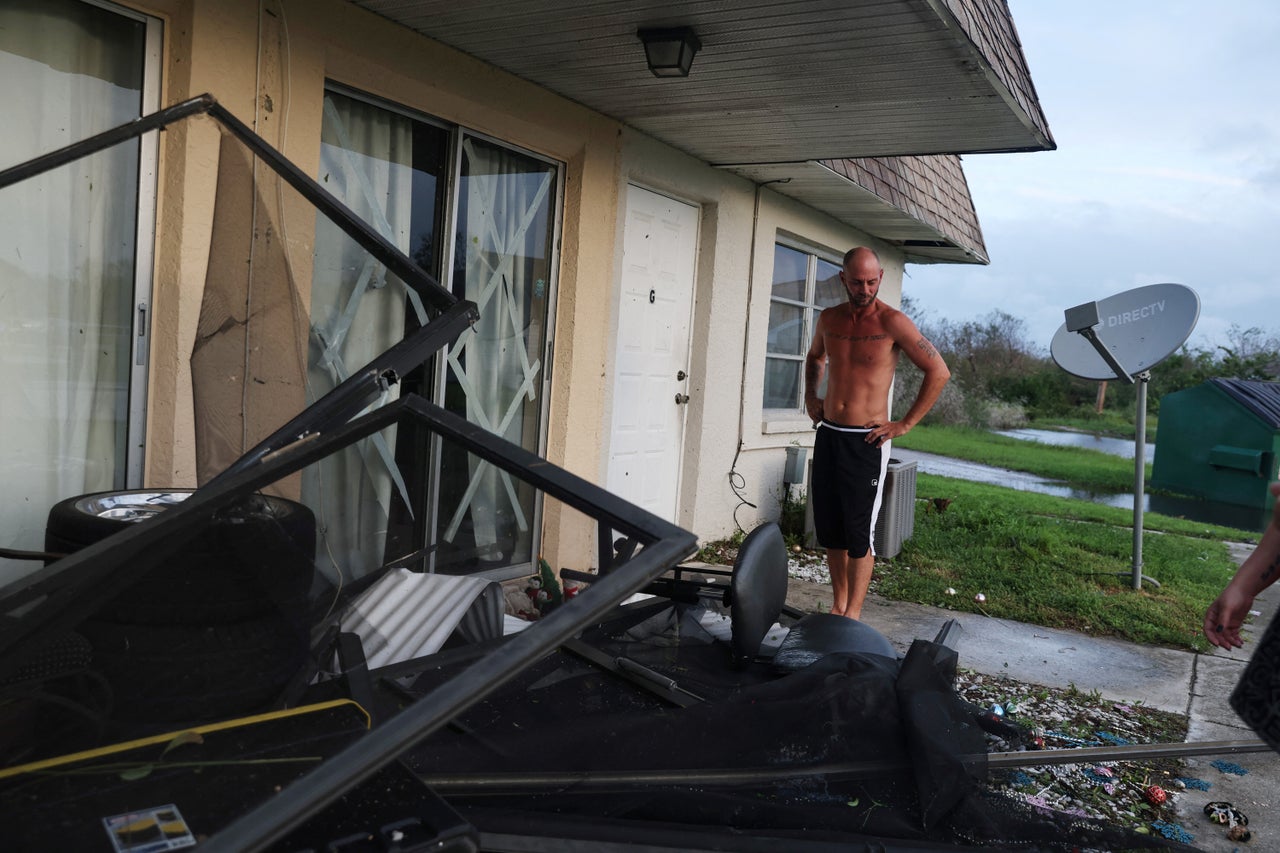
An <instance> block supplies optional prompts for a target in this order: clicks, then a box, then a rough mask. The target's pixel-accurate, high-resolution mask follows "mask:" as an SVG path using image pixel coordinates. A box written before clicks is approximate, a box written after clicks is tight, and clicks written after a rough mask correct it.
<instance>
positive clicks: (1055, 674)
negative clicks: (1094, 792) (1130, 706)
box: [788, 547, 1280, 853]
mask: <svg viewBox="0 0 1280 853" xmlns="http://www.w3.org/2000/svg"><path fill="white" fill-rule="evenodd" d="M1248 553H1249V549H1248V548H1247V547H1240V548H1238V549H1235V556H1236V558H1237V561H1238V562H1239V561H1243V559H1244V557H1245V556H1247V555H1248ZM823 591H825V603H824V602H823V596H824V593H823ZM815 592H816V593H817V595H816V596H815ZM788 603H790V604H792V605H793V606H796V607H800V608H801V609H804V610H811V611H812V610H822V609H824V608H830V606H831V597H830V588H829V587H826V586H824V585H815V584H808V583H806V582H804V581H794V580H793V581H792V592H791V594H789V596H788ZM1278 604H1280V584H1276V585H1273V586H1272V587H1271V588H1270V589H1268V590H1266V591H1265V592H1263V594H1262V595H1260V596H1259V597H1258V599H1257V601H1256V602H1255V604H1254V608H1255V609H1256V610H1258V611H1260V613H1261V615H1260V616H1258V617H1255V619H1254V620H1253V622H1252V624H1250V625H1246V626H1245V629H1244V631H1243V632H1242V634H1243V635H1244V636H1245V638H1246V643H1245V646H1244V648H1243V649H1238V650H1234V651H1232V652H1226V651H1223V650H1221V649H1215V650H1214V651H1213V652H1211V653H1203V654H1200V653H1195V652H1186V651H1178V650H1174V649H1166V648H1160V647H1155V646H1145V645H1139V644H1134V643H1127V642H1123V641H1120V640H1113V639H1107V638H1099V637H1090V636H1087V635H1085V634H1080V633H1077V632H1074V631H1059V630H1054V629H1051V628H1042V627H1040V626H1038V625H1027V624H1024V623H1020V622H1011V621H1009V620H1005V619H995V618H991V617H987V616H981V615H976V614H972V613H958V612H955V611H951V610H943V609H940V608H936V607H927V606H924V605H919V604H911V603H907V602H900V601H889V600H887V599H883V598H879V597H878V596H874V595H873V596H870V597H869V598H868V599H867V604H866V606H865V607H864V608H863V612H862V617H863V618H862V621H864V622H866V623H867V624H868V625H870V626H872V627H873V628H875V629H876V630H878V631H879V632H880V633H882V634H884V635H885V636H886V637H888V638H889V640H890V642H892V643H893V645H894V647H895V648H897V649H898V650H899V652H902V653H905V651H906V649H907V647H908V646H910V645H911V642H912V641H913V640H915V639H918V638H920V639H933V637H934V636H936V634H937V633H938V630H939V629H940V628H941V627H942V626H943V624H945V623H946V622H947V620H949V619H955V620H956V622H957V623H959V625H960V626H961V628H962V633H961V635H960V637H959V640H958V641H957V642H956V643H955V644H954V645H955V648H956V650H957V652H958V654H959V658H960V665H961V666H962V667H964V668H966V669H971V670H974V671H976V672H979V673H983V674H985V675H993V676H1003V677H1006V678H1012V679H1015V680H1017V681H1023V682H1027V683H1030V684H1040V685H1043V686H1046V687H1054V688H1068V687H1071V686H1072V685H1074V686H1075V687H1077V688H1079V689H1080V690H1084V691H1093V690H1096V691H1098V692H1099V693H1100V694H1101V695H1102V696H1103V697H1105V698H1108V699H1114V700H1117V701H1122V702H1142V703H1143V704H1145V705H1147V706H1150V707H1154V708H1158V709H1160V710H1163V711H1170V712H1173V713H1178V714H1184V715H1186V716H1187V717H1188V718H1189V730H1188V733H1187V742H1188V743H1197V742H1205V741H1239V740H1257V739H1258V738H1257V735H1256V734H1255V733H1254V732H1253V730H1252V729H1250V728H1249V727H1248V726H1247V725H1246V724H1245V723H1244V722H1243V721H1242V720H1240V718H1239V717H1238V716H1237V715H1236V713H1235V712H1234V711H1233V710H1232V709H1231V705H1230V702H1229V698H1230V696H1231V691H1232V689H1233V688H1234V687H1235V685H1236V682H1237V680H1238V679H1239V677H1240V673H1241V671H1242V670H1243V669H1244V666H1245V663H1246V662H1247V661H1248V659H1249V655H1250V654H1251V653H1252V650H1253V649H1254V647H1255V646H1256V642H1254V641H1256V639H1257V638H1258V637H1260V636H1261V634H1262V632H1263V631H1264V630H1265V629H1266V627H1267V625H1268V624H1269V622H1270V620H1271V618H1272V617H1273V615H1274V614H1275V612H1276V610H1277V609H1278V607H1277V605H1278ZM1214 761H1220V762H1226V763H1227V766H1228V770H1234V769H1235V768H1236V767H1238V768H1240V769H1241V770H1243V771H1244V773H1243V775H1237V774H1236V773H1233V772H1224V771H1223V770H1220V769H1218V768H1216V767H1214V766H1213V762H1214ZM1186 762H1187V766H1188V775H1189V776H1192V777H1194V778H1197V779H1200V780H1202V781H1204V782H1207V783H1209V785H1210V787H1209V790H1207V791H1200V790H1195V789H1187V790H1186V791H1181V792H1178V793H1177V796H1176V797H1175V802H1176V806H1177V812H1178V816H1179V822H1180V823H1181V825H1182V826H1183V827H1184V828H1185V829H1186V830H1187V831H1188V832H1189V833H1191V834H1192V835H1193V836H1195V841H1194V842H1193V844H1194V846H1196V847H1197V848H1199V849H1201V850H1205V851H1211V853H1218V851H1221V852H1222V853H1230V851H1236V850H1239V851H1248V850H1258V851H1263V850H1276V851H1280V813H1277V812H1276V810H1274V809H1273V806H1276V805H1280V755H1277V754H1276V753H1275V752H1272V751H1270V750H1268V751H1265V752H1256V753H1248V754H1227V755H1221V756H1217V755H1208V756H1203V757H1197V758H1188V759H1186ZM1216 801H1226V802H1229V803H1231V804H1232V805H1234V806H1235V807H1236V808H1238V809H1239V810H1240V811H1242V812H1243V813H1244V814H1245V815H1246V816H1247V817H1248V818H1249V829H1250V830H1251V831H1252V833H1253V838H1252V840H1251V841H1249V842H1248V843H1241V842H1233V841H1230V840H1229V839H1228V838H1227V831H1226V827H1223V826H1219V825H1217V824H1214V823H1211V822H1210V821H1209V820H1208V819H1207V818H1206V817H1205V815H1204V812H1203V807H1204V804H1205V803H1207V802H1216Z"/></svg>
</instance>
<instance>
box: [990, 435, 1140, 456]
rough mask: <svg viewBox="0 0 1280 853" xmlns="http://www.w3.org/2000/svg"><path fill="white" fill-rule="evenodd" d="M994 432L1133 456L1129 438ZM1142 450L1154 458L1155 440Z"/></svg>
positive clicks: (1060, 445) (1022, 438)
mask: <svg viewBox="0 0 1280 853" xmlns="http://www.w3.org/2000/svg"><path fill="white" fill-rule="evenodd" d="M995 434H996V435H1003V436H1007V437H1008V438H1017V439H1021V440H1023V441H1036V442H1039V443H1041V444H1055V445H1058V446H1059V447H1084V448H1087V449H1089V450H1100V451H1102V452H1103V453H1110V454H1111V455H1112V456H1123V457H1124V458H1125V459H1132V458H1133V451H1134V441H1133V439H1131V438H1110V437H1109V436H1104V435H1094V434H1092V433H1088V432H1059V431H1058V430H1051V429H1005V430H997V431H996V433H995ZM1143 450H1144V453H1143V455H1144V456H1145V457H1146V460H1147V461H1148V462H1152V461H1154V460H1155V458H1156V445H1155V442H1148V443H1147V444H1145V445H1144V446H1143Z"/></svg>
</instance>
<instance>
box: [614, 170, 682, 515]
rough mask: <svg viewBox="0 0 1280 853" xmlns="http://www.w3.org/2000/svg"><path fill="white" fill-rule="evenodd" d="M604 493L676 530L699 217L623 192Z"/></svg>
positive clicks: (632, 189) (639, 192)
mask: <svg viewBox="0 0 1280 853" xmlns="http://www.w3.org/2000/svg"><path fill="white" fill-rule="evenodd" d="M626 211H627V218H626V223H625V225H624V227H623V244H622V245H623V248H622V284H621V291H622V292H621V297H620V299H619V305H618V333H617V336H616V343H615V346H616V351H615V358H614V380H613V426H612V429H611V430H610V443H609V447H610V453H609V481H608V488H609V490H610V491H611V492H613V493H614V494H617V495H619V496H621V497H624V498H626V499H627V500H629V501H631V502H632V503H635V504H638V505H640V506H642V507H644V508H645V509H647V510H649V511H650V512H652V513H653V514H654V515H657V516H660V517H662V518H665V519H667V520H668V521H675V516H676V501H677V498H678V496H679V490H680V457H681V452H682V450H683V446H684V413H685V410H686V409H687V408H688V406H687V405H686V402H687V397H686V396H685V395H686V394H687V393H688V388H689V380H688V376H687V374H688V370H689V318H690V315H691V314H692V311H693V274H694V266H695V263H696V260H697V255H698V208H696V207H694V206H693V205H689V204H684V203H683V202H679V201H676V200H674V199H670V198H667V197H666V196H663V195H659V194H658V193H655V192H650V191H649V190H645V189H641V188H640V187H636V186H628V187H627V206H626Z"/></svg>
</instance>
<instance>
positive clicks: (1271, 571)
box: [1261, 554, 1280, 584]
mask: <svg viewBox="0 0 1280 853" xmlns="http://www.w3.org/2000/svg"><path fill="white" fill-rule="evenodd" d="M1276 569H1280V554H1277V555H1276V556H1274V557H1272V558H1271V565H1269V566H1267V567H1266V568H1265V569H1263V570H1262V576H1261V579H1262V581H1263V582H1264V583H1268V584H1269V583H1271V581H1272V579H1273V576H1274V575H1275V573H1276Z"/></svg>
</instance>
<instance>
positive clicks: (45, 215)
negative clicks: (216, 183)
mask: <svg viewBox="0 0 1280 853" xmlns="http://www.w3.org/2000/svg"><path fill="white" fill-rule="evenodd" d="M159 38H160V27H159V22H158V21H156V20H155V19H152V18H146V17H144V16H140V15H137V14H135V13H132V12H129V11H127V10H123V9H119V8H117V7H112V6H107V5H105V4H98V3H93V4H90V3H83V2H78V0H6V2H4V3H2V4H0V80H4V86H3V87H2V88H0V115H3V116H5V129H4V132H3V133H2V134H0V168H3V167H8V166H13V165H16V164H18V163H21V162H23V161H24V160H28V159H30V158H31V157H34V156H36V155H38V154H42V153H45V152H48V151H52V150H55V149H57V148H60V147H62V146H64V145H67V144H70V143H72V142H76V141H79V140H81V139H84V138H86V137H88V136H91V135H93V134H94V133H97V132H99V131H102V130H106V129H108V128H110V127H113V126H115V125H118V124H122V123H124V122H126V121H128V120H130V119H132V118H135V117H137V116H139V115H142V114H143V113H145V112H150V111H151V110H154V109H155V108H156V107H157V94H156V90H157V83H158V79H157V76H156V75H157V73H158V72H157V68H158V62H159V44H160V42H159ZM154 136H155V135H154V134H151V135H150V136H149V137H148V138H147V139H145V140H142V141H133V142H129V143H124V144H120V145H116V146H114V147H112V148H109V149H107V150H105V151H102V152H99V153H97V154H95V155H93V156H91V157H88V158H85V159H82V160H78V161H76V162H75V163H73V164H71V165H69V166H64V167H62V168H59V169H56V170H54V171H51V172H47V173H45V174H43V175H40V176H38V177H35V178H30V179H28V180H26V181H23V182H21V183H18V184H15V185H13V186H10V187H8V188H7V189H4V190H0V412H2V416H0V470H3V471H4V472H5V474H6V484H5V486H6V499H5V500H4V501H2V502H0V545H4V546H8V547H13V548H19V549H26V550H39V549H42V548H43V545H44V526H45V520H46V517H47V514H48V511H49V508H50V507H51V506H52V505H53V504H54V503H56V502H57V501H58V500H61V499H63V498H66V497H71V496H73V495H78V494H83V493H85V492H91V491H95V490H104V489H113V488H124V487H127V486H134V485H138V484H139V483H140V480H141V472H142V455H141V452H142V439H143V436H142V427H143V416H144V401H145V395H146V388H145V377H146V357H147V348H146V338H145V336H146V334H147V322H146V321H147V317H146V300H147V299H148V292H149V289H150V271H151V251H152V247H151V235H152V227H153V222H154V218H153V217H154V214H153V211H154V196H155V177H154V166H155V139H154ZM35 565H36V564H33V563H17V562H8V561H4V560H0V583H2V582H4V581H7V580H11V579H12V578H14V577H16V576H18V575H19V574H21V573H25V572H26V571H30V570H31V569H32V568H33V567H35Z"/></svg>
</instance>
